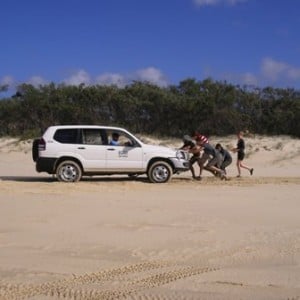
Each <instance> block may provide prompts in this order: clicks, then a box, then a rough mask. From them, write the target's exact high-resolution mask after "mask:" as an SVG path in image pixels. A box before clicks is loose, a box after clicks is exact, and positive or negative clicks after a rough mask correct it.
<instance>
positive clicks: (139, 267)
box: [0, 262, 217, 300]
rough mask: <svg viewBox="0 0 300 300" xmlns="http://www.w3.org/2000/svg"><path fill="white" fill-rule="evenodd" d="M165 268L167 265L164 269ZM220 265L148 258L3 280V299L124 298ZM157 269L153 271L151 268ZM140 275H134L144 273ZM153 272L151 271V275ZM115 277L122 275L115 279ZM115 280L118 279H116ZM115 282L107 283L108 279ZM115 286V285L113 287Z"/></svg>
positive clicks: (211, 269) (208, 270)
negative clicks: (38, 278)
mask: <svg viewBox="0 0 300 300" xmlns="http://www.w3.org/2000/svg"><path fill="white" fill-rule="evenodd" d="M161 269H166V270H164V271H162V270H161ZM215 270H217V269H216V268H207V267H206V268H198V267H177V266H176V265H171V264H170V263H168V262H145V263H140V264H135V265H129V266H124V267H121V268H116V269H111V270H104V271H100V272H97V273H89V274H84V275H79V276H77V275H73V276H72V277H71V278H66V279H61V280H57V281H53V282H46V283H43V284H39V285H35V284H27V285H26V284H10V283H4V282H2V283H1V282H0V299H6V300H10V299H12V300H17V299H26V298H31V297H35V296H48V297H54V298H55V299H57V298H64V299H76V300H77V299H120V298H124V297H126V296H129V295H132V294H134V293H137V292H139V291H141V290H144V289H151V288H155V287H158V286H161V285H165V284H168V283H170V282H173V281H176V280H180V279H184V278H187V277H191V276H195V275H199V274H203V273H207V272H212V271H215ZM153 271H154V272H156V273H155V274H151V272H153ZM143 272H145V273H146V274H143V277H141V276H139V277H141V278H140V279H132V278H130V276H132V275H134V274H136V273H143ZM149 272H150V275H149ZM115 279H118V281H117V280H115ZM113 280H115V281H113ZM108 282H110V283H111V285H110V286H108V287H105V283H106V284H107V283H108ZM111 286H113V288H111Z"/></svg>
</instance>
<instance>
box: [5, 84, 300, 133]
mask: <svg viewBox="0 0 300 300" xmlns="http://www.w3.org/2000/svg"><path fill="white" fill-rule="evenodd" d="M4 90H5V87H4V86H2V87H0V92H1V91H4ZM299 120H300V91H297V90H294V89H278V88H272V87H266V88H253V87H252V88H250V87H248V86H243V87H241V86H234V85H232V84H229V83H227V82H217V81H213V80H211V79H205V80H203V81H196V80H195V79H186V80H184V81H181V82H180V83H179V85H178V86H169V87H167V88H161V87H158V86H155V85H152V84H149V83H146V82H133V83H132V84H130V85H128V86H126V87H124V88H119V87H117V86H100V85H94V86H85V85H80V86H66V85H55V84H53V83H51V84H48V85H43V86H40V87H34V86H32V85H29V84H23V85H21V86H19V88H18V92H17V93H16V95H14V96H13V97H11V98H5V99H2V100H1V101H0V136H6V135H10V136H23V137H34V136H39V135H40V134H41V133H42V132H43V131H44V129H45V128H47V127H48V126H50V125H55V124H101V125H116V126H122V127H126V128H127V129H129V130H131V131H132V132H135V133H146V134H153V135H157V136H174V137H181V136H182V135H183V134H187V133H190V132H191V131H192V130H195V129H198V130H199V131H200V132H201V133H203V134H206V135H227V134H233V133H235V132H236V131H238V130H245V129H247V130H249V131H250V132H254V133H258V134H267V135H277V134H287V135H292V136H296V137H300V121H299Z"/></svg>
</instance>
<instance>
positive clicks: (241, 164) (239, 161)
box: [237, 160, 254, 177]
mask: <svg viewBox="0 0 300 300" xmlns="http://www.w3.org/2000/svg"><path fill="white" fill-rule="evenodd" d="M237 168H238V173H239V175H238V176H239V177H240V176H241V168H243V169H246V170H248V171H249V172H250V174H251V175H252V174H253V171H254V169H253V168H250V167H248V166H246V165H244V164H243V163H242V161H241V160H238V161H237Z"/></svg>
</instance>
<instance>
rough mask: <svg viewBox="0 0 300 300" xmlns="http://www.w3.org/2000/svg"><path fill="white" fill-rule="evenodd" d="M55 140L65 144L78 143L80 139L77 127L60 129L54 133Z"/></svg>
mask: <svg viewBox="0 0 300 300" xmlns="http://www.w3.org/2000/svg"><path fill="white" fill-rule="evenodd" d="M53 138H54V140H55V141H57V142H59V143H63V144H76V143H77V140H78V130H77V129H58V130H56V132H55V134H54V137H53Z"/></svg>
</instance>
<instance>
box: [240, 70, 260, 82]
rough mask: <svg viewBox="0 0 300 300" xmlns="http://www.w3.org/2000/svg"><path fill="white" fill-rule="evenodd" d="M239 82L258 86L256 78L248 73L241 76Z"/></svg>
mask: <svg viewBox="0 0 300 300" xmlns="http://www.w3.org/2000/svg"><path fill="white" fill-rule="evenodd" d="M241 81H242V83H243V84H247V85H257V84H258V79H257V77H256V76H255V75H254V74H252V73H248V72H247V73H244V74H242V75H241Z"/></svg>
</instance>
